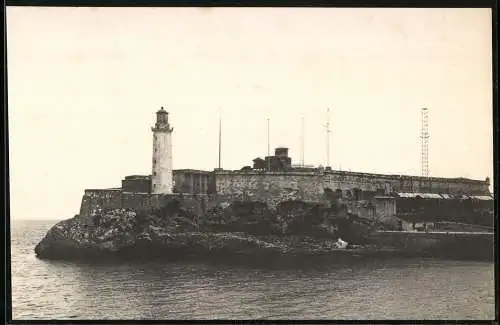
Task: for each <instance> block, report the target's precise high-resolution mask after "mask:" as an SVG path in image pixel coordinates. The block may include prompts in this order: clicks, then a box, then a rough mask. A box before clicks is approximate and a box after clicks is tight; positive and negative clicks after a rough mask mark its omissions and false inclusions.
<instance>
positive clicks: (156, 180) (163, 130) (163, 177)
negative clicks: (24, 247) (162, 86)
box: [151, 107, 174, 194]
mask: <svg viewBox="0 0 500 325" xmlns="http://www.w3.org/2000/svg"><path fill="white" fill-rule="evenodd" d="M151 130H152V131H153V174H152V175H151V187H152V188H151V193H153V194H172V192H173V177H172V131H173V130H174V129H173V128H171V127H170V124H169V123H168V112H167V111H166V110H165V109H164V108H163V107H162V108H161V109H160V110H159V111H157V112H156V123H155V126H154V127H152V128H151Z"/></svg>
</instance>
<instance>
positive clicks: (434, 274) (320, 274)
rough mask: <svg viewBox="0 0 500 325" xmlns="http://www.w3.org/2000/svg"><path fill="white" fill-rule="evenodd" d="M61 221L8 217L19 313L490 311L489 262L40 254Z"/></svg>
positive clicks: (405, 315) (389, 315)
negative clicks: (227, 263)
mask: <svg viewBox="0 0 500 325" xmlns="http://www.w3.org/2000/svg"><path fill="white" fill-rule="evenodd" d="M55 222H56V221H14V222H12V229H11V234H12V313H13V315H12V317H13V319H258V318H264V319H280V318H281V319H493V318H494V316H495V315H494V314H495V305H494V303H495V302H494V265H493V263H478V262H458V261H436V260H392V261H384V262H370V263H356V264H354V263H353V264H347V265H346V264H343V265H332V266H329V267H321V268H317V269H312V270H311V269H308V270H306V269H304V270H291V269H289V270H272V269H269V270H265V269H256V268H253V269H252V268H245V267H222V266H211V265H206V264H194V263H189V264H188V263H160V262H155V263H149V264H135V265H134V264H120V265H116V264H115V265H112V264H109V265H103V264H101V265H90V264H78V263H68V262H51V261H42V260H38V259H37V258H36V257H35V255H34V251H33V249H34V247H35V245H36V244H37V243H38V242H39V240H40V239H41V238H42V237H43V236H44V235H45V233H46V231H47V230H48V229H49V228H50V227H51V226H52V225H53V224H55Z"/></svg>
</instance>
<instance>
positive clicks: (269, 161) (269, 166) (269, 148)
mask: <svg viewBox="0 0 500 325" xmlns="http://www.w3.org/2000/svg"><path fill="white" fill-rule="evenodd" d="M269 133H270V131H269V119H267V157H268V158H267V171H270V170H271V159H270V158H269V156H270V155H271V147H270V143H269Z"/></svg>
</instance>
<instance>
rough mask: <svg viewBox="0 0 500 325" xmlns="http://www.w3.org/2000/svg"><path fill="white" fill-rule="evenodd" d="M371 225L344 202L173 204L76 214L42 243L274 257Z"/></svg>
mask: <svg viewBox="0 0 500 325" xmlns="http://www.w3.org/2000/svg"><path fill="white" fill-rule="evenodd" d="M369 229H370V227H369V226H368V225H363V224H362V223H359V222H356V221H355V220H354V217H353V216H349V215H348V214H346V213H345V212H343V211H341V210H340V209H338V208H337V207H325V206H323V205H318V204H311V203H306V202H300V201H290V202H283V203H282V204H280V205H279V206H278V208H277V209H276V210H270V209H269V208H268V207H267V205H266V204H264V203H261V202H233V203H232V204H230V205H228V206H216V207H214V208H212V209H210V210H208V211H207V213H206V214H205V215H204V216H201V217H199V216H197V215H195V214H193V213H191V212H189V211H186V210H184V209H182V208H181V206H180V204H179V202H176V201H174V202H172V203H170V204H168V205H167V206H165V207H164V208H162V209H160V210H158V211H155V212H154V213H151V214H143V213H138V212H136V211H133V210H126V209H115V210H101V211H96V212H95V213H94V214H93V215H76V216H75V217H73V218H71V219H68V220H64V221H61V222H59V223H57V224H56V225H54V226H53V227H52V228H51V229H50V230H49V231H48V233H47V234H46V236H45V238H43V239H42V240H41V242H40V243H39V244H38V245H37V246H36V247H35V252H36V254H37V256H38V257H40V258H48V259H84V258H92V259H97V258H115V257H116V258H120V257H126V258H131V257H134V258H151V257H162V258H169V259H178V258H187V257H210V258H216V257H225V258H234V256H241V257H245V258H255V257H260V258H267V257H269V255H274V256H280V257H283V256H298V255H318V254H324V253H326V252H330V251H334V250H336V248H335V247H336V246H335V242H336V241H337V239H338V238H339V237H341V236H342V238H344V239H345V240H347V241H349V242H356V240H357V241H359V242H363V235H364V234H365V233H367V232H369Z"/></svg>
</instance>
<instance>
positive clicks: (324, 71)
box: [7, 7, 493, 219]
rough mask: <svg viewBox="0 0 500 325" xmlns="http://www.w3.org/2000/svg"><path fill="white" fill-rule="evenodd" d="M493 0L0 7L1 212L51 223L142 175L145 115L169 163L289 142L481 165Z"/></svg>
mask: <svg viewBox="0 0 500 325" xmlns="http://www.w3.org/2000/svg"><path fill="white" fill-rule="evenodd" d="M491 38H492V35H491V11H490V9H465V8H464V9H415V8H411V9H382V8H376V9H360V8H356V9H350V8H343V9H339V8H332V9H327V8H317V9H312V8H311V9H306V8H293V9H292V8H205V9H198V8H182V9H181V8H53V7H45V8H43V7H40V8H35V7H19V8H16V7H9V8H7V60H8V65H7V67H8V105H9V139H10V191H11V192H10V193H11V216H12V218H13V219H62V218H69V217H73V215H75V214H76V213H78V210H79V208H80V200H81V196H82V194H83V192H84V189H85V188H106V187H118V186H120V182H121V179H122V178H123V177H124V176H125V175H130V174H150V173H151V160H152V157H151V155H152V132H151V126H152V125H153V124H154V118H155V116H154V113H155V111H157V110H158V109H159V108H160V107H161V106H165V107H166V108H167V110H168V111H169V112H170V121H171V124H172V126H173V127H174V134H173V146H174V148H173V164H174V169H181V168H195V169H205V170H212V169H213V168H215V167H217V160H218V152H217V147H218V116H219V115H218V114H219V113H218V112H219V109H220V110H221V115H222V122H223V123H222V124H223V127H222V128H223V137H222V142H223V145H222V147H223V148H222V159H223V167H224V168H227V169H239V168H241V167H242V166H244V165H250V164H251V161H252V159H253V158H255V157H257V156H264V155H266V153H267V140H266V137H267V126H266V119H267V118H269V119H270V125H271V128H270V129H271V132H270V133H271V135H270V143H271V148H274V147H277V146H286V147H289V148H290V155H291V156H292V159H293V160H294V162H295V163H298V162H299V160H300V133H301V131H300V129H301V127H300V125H301V117H304V120H305V162H306V163H307V164H314V165H319V164H323V165H324V164H325V162H326V132H325V128H324V124H325V122H326V109H327V108H330V110H331V114H330V116H331V128H332V133H331V135H330V165H331V166H332V167H333V168H334V169H338V168H342V169H343V170H352V171H359V172H376V173H390V174H411V175H419V174H420V138H419V135H420V108H421V107H428V108H429V132H430V141H429V165H430V174H431V176H438V177H469V178H474V179H481V180H484V179H485V178H486V177H490V178H491V179H492V176H493V136H492V135H493V132H492V131H493V122H492V110H493V108H492V107H493V106H492V81H491V80H492V46H491Z"/></svg>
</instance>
